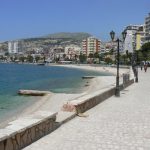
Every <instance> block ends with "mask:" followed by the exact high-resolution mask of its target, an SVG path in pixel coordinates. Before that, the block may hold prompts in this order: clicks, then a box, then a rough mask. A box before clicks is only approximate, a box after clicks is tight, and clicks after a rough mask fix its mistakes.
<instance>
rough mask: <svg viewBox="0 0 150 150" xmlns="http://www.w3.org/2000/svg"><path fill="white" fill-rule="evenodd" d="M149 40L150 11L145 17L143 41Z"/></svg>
mask: <svg viewBox="0 0 150 150" xmlns="http://www.w3.org/2000/svg"><path fill="white" fill-rule="evenodd" d="M147 42H150V13H149V14H148V16H147V17H146V18H145V43H147Z"/></svg>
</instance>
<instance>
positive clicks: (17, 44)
mask: <svg viewBox="0 0 150 150" xmlns="http://www.w3.org/2000/svg"><path fill="white" fill-rule="evenodd" d="M23 48H24V47H23V42H21V41H9V42H8V53H10V54H18V53H21V52H23V51H24V49H23Z"/></svg>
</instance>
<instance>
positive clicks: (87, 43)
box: [81, 37, 101, 56]
mask: <svg viewBox="0 0 150 150" xmlns="http://www.w3.org/2000/svg"><path fill="white" fill-rule="evenodd" d="M100 45H101V41H100V40H98V39H97V38H95V37H88V38H87V39H84V40H83V41H82V51H81V52H82V54H85V55H86V56H89V54H95V53H96V52H97V53H99V52H100Z"/></svg>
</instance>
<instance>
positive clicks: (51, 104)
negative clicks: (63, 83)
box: [0, 65, 127, 128]
mask: <svg viewBox="0 0 150 150" xmlns="http://www.w3.org/2000/svg"><path fill="white" fill-rule="evenodd" d="M53 66H59V67H70V68H76V69H84V70H90V71H98V72H110V73H115V71H116V68H107V69H106V68H105V69H104V68H103V67H92V66H76V65H53ZM122 72H123V73H125V72H127V70H126V69H125V70H124V71H121V73H122ZM83 80H86V81H87V84H88V86H85V85H83V87H82V90H81V92H80V93H73V94H66V93H51V94H47V95H46V96H43V97H41V98H40V99H38V100H37V101H36V102H35V103H33V104H31V105H30V106H29V107H28V108H25V109H24V110H22V111H21V112H18V113H19V115H18V114H16V115H14V116H13V117H10V118H8V119H6V121H4V122H2V123H0V128H3V127H5V126H7V125H8V123H9V122H10V121H13V120H15V119H17V118H20V117H23V116H27V115H30V114H32V113H34V112H36V111H51V112H60V111H61V108H62V106H63V104H64V103H65V102H67V101H71V100H74V99H76V98H79V97H82V96H84V95H86V94H88V93H92V92H94V91H98V90H100V89H104V88H108V86H113V85H114V84H115V76H97V77H95V78H93V79H83Z"/></svg>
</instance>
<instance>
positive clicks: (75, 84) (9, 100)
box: [0, 63, 111, 122]
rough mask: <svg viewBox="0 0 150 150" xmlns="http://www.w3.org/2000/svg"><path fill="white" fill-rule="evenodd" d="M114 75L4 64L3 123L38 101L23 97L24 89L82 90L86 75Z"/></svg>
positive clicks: (0, 87)
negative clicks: (20, 92)
mask: <svg viewBox="0 0 150 150" xmlns="http://www.w3.org/2000/svg"><path fill="white" fill-rule="evenodd" d="M91 75H94V76H101V75H103V76H104V75H111V74H109V73H98V72H93V71H87V70H81V69H72V68H65V67H55V66H37V65H24V64H4V63H2V64H1V63H0V122H2V121H3V120H6V119H7V117H9V116H12V115H13V114H16V113H17V112H18V111H19V110H22V109H24V108H26V107H28V106H29V105H31V104H32V103H34V102H35V101H36V99H37V98H35V97H32V96H19V95H18V94H17V92H18V90H20V89H29V90H48V91H51V92H55V93H64V92H65V93H78V92H79V91H81V89H82V88H83V86H84V82H85V81H84V80H82V76H91Z"/></svg>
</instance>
